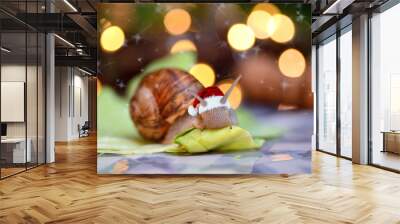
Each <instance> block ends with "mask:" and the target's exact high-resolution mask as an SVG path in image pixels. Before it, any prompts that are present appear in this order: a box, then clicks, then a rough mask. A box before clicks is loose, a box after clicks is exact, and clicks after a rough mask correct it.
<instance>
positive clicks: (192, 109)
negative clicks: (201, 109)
mask: <svg viewBox="0 0 400 224" xmlns="http://www.w3.org/2000/svg"><path fill="white" fill-rule="evenodd" d="M188 113H189V115H190V116H197V110H196V108H194V107H193V105H190V106H189V108H188Z"/></svg>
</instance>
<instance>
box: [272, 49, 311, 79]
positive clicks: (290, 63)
mask: <svg viewBox="0 0 400 224" xmlns="http://www.w3.org/2000/svg"><path fill="white" fill-rule="evenodd" d="M278 63H279V70H280V71H281V72H282V74H283V75H285V76H287V77H290V78H297V77H300V76H302V75H303V73H304V71H305V69H306V59H305V58H304V56H303V54H302V53H301V52H300V51H298V50H296V49H293V48H290V49H287V50H286V51H284V52H283V53H282V54H281V56H280V57H279V61H278Z"/></svg>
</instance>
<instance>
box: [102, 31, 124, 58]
mask: <svg viewBox="0 0 400 224" xmlns="http://www.w3.org/2000/svg"><path fill="white" fill-rule="evenodd" d="M124 42H125V34H124V31H123V30H122V29H121V28H120V27H119V26H110V27H108V28H107V29H105V30H104V31H103V33H102V34H101V36H100V45H101V47H102V48H103V50H105V51H108V52H114V51H116V50H118V49H120V48H121V47H122V45H123V44H124Z"/></svg>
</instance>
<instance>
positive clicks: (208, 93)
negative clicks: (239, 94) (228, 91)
mask: <svg viewBox="0 0 400 224" xmlns="http://www.w3.org/2000/svg"><path fill="white" fill-rule="evenodd" d="M197 95H198V96H199V97H200V98H201V99H203V100H205V99H207V98H209V97H212V96H224V93H223V92H222V91H221V90H220V89H219V88H218V87H216V86H211V87H207V88H204V89H202V90H200V92H198V93H197ZM199 103H200V100H198V99H197V98H195V99H194V101H193V107H197V105H198V104H199Z"/></svg>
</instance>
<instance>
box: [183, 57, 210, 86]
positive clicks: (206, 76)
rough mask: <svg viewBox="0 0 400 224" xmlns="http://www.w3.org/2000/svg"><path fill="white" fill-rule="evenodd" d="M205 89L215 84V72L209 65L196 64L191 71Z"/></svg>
mask: <svg viewBox="0 0 400 224" xmlns="http://www.w3.org/2000/svg"><path fill="white" fill-rule="evenodd" d="M189 73H190V74H192V75H193V76H194V77H195V78H196V79H197V80H199V82H200V83H201V84H203V86H204V87H209V86H212V85H213V84H214V82H215V73H214V70H213V69H212V68H211V67H210V66H209V65H207V64H203V63H199V64H195V65H194V66H193V67H192V68H191V69H190V71H189Z"/></svg>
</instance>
